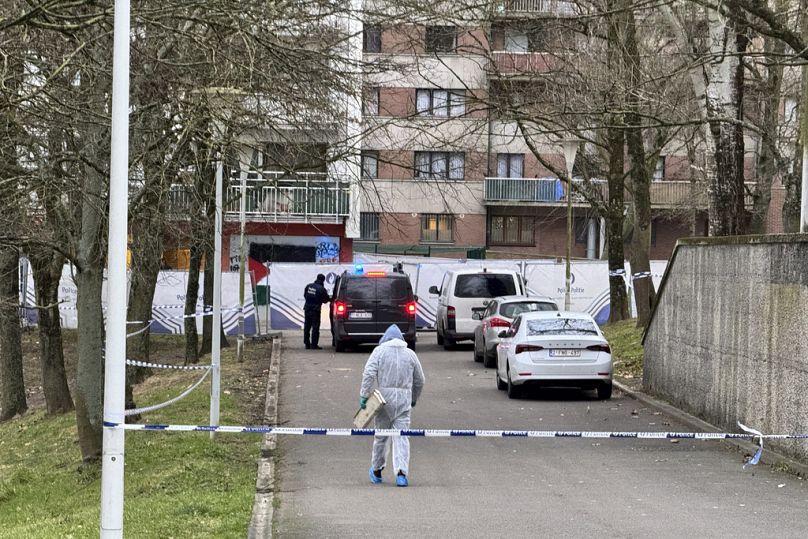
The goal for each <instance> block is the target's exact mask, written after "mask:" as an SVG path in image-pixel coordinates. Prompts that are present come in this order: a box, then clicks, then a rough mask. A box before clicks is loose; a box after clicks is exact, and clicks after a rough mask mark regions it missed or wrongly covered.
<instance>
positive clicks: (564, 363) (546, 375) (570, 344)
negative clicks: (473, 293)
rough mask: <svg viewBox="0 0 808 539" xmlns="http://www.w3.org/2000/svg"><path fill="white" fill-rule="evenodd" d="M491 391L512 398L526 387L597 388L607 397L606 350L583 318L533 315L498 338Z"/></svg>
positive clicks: (606, 345) (579, 315) (517, 320)
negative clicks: (504, 392)
mask: <svg viewBox="0 0 808 539" xmlns="http://www.w3.org/2000/svg"><path fill="white" fill-rule="evenodd" d="M499 337H500V343H499V345H498V346H497V372H496V376H495V378H496V380H497V389H507V390H508V397H510V398H512V399H515V398H518V397H519V396H520V394H521V392H522V389H524V387H525V386H526V385H528V384H531V385H543V386H572V387H580V388H582V389H597V391H598V398H600V399H608V398H611V396H612V351H611V349H610V348H609V343H608V342H607V341H606V339H605V338H604V337H603V333H601V331H600V328H599V327H598V325H597V324H596V323H595V320H594V319H593V318H592V317H591V316H589V315H588V314H583V313H569V312H555V313H554V312H534V313H524V314H521V315H519V316H517V317H516V318H515V319H514V321H513V323H512V324H511V327H510V328H509V329H508V330H506V331H502V332H500V334H499Z"/></svg>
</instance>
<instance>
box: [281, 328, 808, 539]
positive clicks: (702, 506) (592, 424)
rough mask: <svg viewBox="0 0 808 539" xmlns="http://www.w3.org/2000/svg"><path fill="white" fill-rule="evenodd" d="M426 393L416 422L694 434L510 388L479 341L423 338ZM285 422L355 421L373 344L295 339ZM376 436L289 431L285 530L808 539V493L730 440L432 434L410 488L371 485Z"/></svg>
mask: <svg viewBox="0 0 808 539" xmlns="http://www.w3.org/2000/svg"><path fill="white" fill-rule="evenodd" d="M419 338H420V341H419V347H418V355H419V357H420V359H421V362H422V364H423V366H424V370H425V372H426V377H427V385H426V388H425V390H424V394H423V396H422V398H421V400H420V402H419V403H418V406H417V407H416V408H415V410H414V412H413V427H414V428H455V429H461V428H468V429H530V430H555V429H558V430H590V431H595V430H598V431H599V430H620V431H637V430H639V431H655V430H659V431H667V430H677V431H686V430H690V429H689V428H688V427H685V426H684V425H682V424H678V423H676V422H675V421H674V420H672V419H670V418H668V417H666V416H665V415H662V414H660V413H659V412H656V411H655V410H653V409H649V408H646V407H644V406H643V405H641V404H640V403H638V402H637V401H635V400H633V399H630V398H628V397H625V396H624V395H622V394H621V393H619V392H617V391H615V395H614V397H613V398H612V399H611V400H610V401H599V400H597V398H596V396H595V394H594V392H581V391H577V390H541V391H538V392H534V393H530V394H528V396H527V397H526V398H523V399H520V400H509V399H508V398H507V396H506V395H505V393H504V392H501V391H497V389H496V388H495V384H494V374H493V373H494V371H493V369H484V368H483V367H482V366H481V365H480V364H479V363H474V362H473V361H472V359H471V358H472V353H471V348H470V347H466V348H462V349H461V350H459V351H453V352H445V351H443V349H441V348H438V347H437V346H436V345H435V344H434V343H435V341H434V334H429V333H426V334H422V335H420V336H419ZM284 347H285V350H284V354H283V357H282V360H281V361H282V364H281V401H280V404H281V408H280V416H281V421H282V422H283V423H284V424H286V425H288V426H312V427H315V426H316V427H349V426H350V423H351V419H352V417H353V414H354V412H355V411H356V407H357V401H358V391H359V384H360V380H361V376H362V368H363V366H364V363H365V360H366V359H367V356H368V354H369V353H370V349H369V348H368V349H362V350H360V351H359V352H349V353H347V354H339V355H336V354H334V353H333V352H332V350H331V349H330V348H327V349H326V350H322V351H309V350H303V347H302V334H295V333H289V332H287V333H285V339H284ZM371 443H372V441H371V439H369V438H342V437H317V436H307V437H281V438H280V440H279V447H280V450H281V455H282V456H281V462H280V466H279V469H278V473H279V484H278V488H279V492H278V497H279V503H280V505H279V507H278V509H277V511H276V513H275V515H276V530H277V534H278V536H279V537H504V536H512V537H637V538H646V537H656V538H659V537H688V536H690V537H727V536H731V535H737V536H755V537H795V538H796V537H799V538H803V539H804V538H805V537H808V485H806V483H805V482H803V481H801V480H798V479H796V478H795V477H793V476H790V475H787V474H784V473H780V472H775V471H773V470H771V469H770V468H768V467H765V466H760V467H756V468H753V469H749V468H748V469H747V470H743V469H742V467H741V465H742V463H743V455H742V454H741V453H740V452H738V451H737V450H736V449H734V448H733V447H732V446H727V445H724V444H723V443H721V442H696V441H686V440H682V441H680V442H678V443H673V442H671V441H669V440H636V439H635V440H629V439H606V440H592V439H571V438H568V439H492V438H487V439H486V438H431V439H423V438H420V439H414V440H413V441H412V460H411V464H410V481H411V486H410V487H409V488H397V487H395V486H394V484H392V481H391V479H392V475H391V474H390V473H389V472H388V473H387V475H386V476H385V483H384V484H382V485H371V484H370V483H369V481H368V478H367V470H368V467H369V464H370V447H371Z"/></svg>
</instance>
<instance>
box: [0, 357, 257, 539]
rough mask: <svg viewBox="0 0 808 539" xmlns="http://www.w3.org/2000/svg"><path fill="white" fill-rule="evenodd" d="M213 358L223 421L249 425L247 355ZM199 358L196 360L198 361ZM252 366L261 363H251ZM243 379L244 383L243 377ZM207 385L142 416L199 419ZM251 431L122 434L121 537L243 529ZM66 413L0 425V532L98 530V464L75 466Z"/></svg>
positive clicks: (204, 417)
mask: <svg viewBox="0 0 808 539" xmlns="http://www.w3.org/2000/svg"><path fill="white" fill-rule="evenodd" d="M222 355H223V359H222V364H223V372H222V388H223V394H222V400H221V423H222V424H248V422H249V421H250V419H249V418H250V416H251V413H250V406H252V407H253V408H254V401H253V402H252V403H249V405H247V404H245V402H243V401H245V400H248V399H244V398H240V397H237V396H238V395H241V396H242V397H243V396H244V395H246V393H247V392H246V391H245V390H244V388H245V386H247V385H249V384H250V383H252V385H251V386H250V387H251V388H252V389H253V390H254V391H250V394H251V395H257V394H259V393H260V391H258V389H259V384H260V381H261V380H260V378H261V377H260V376H255V375H253V374H251V373H250V372H249V371H250V369H254V368H255V364H254V362H253V361H246V362H245V363H242V364H237V363H235V362H234V361H233V360H232V359H230V358H231V357H232V352H230V351H229V350H228V351H225V352H224V353H223V354H222ZM203 361H204V360H203ZM257 372H260V371H257ZM200 375H201V374H200V373H197V372H195V371H191V372H176V371H175V372H167V373H161V374H158V375H155V376H153V377H151V378H149V379H148V380H147V381H146V383H144V384H143V387H142V388H141V390H140V393H139V394H138V393H136V397H137V400H138V404H140V405H146V404H153V403H158V402H162V401H165V400H167V399H169V398H171V397H174V396H176V395H177V394H178V393H180V392H181V391H182V390H183V389H184V388H185V387H187V386H188V385H189V384H191V383H193V382H194V381H195V380H196V379H197V377H198V376H200ZM248 378H249V379H250V380H249V382H248V381H247V379H248ZM209 388H210V385H209V384H207V383H203V384H202V385H201V386H200V387H199V388H197V389H196V390H195V391H194V392H193V393H192V394H191V395H190V396H188V397H187V398H185V399H184V400H182V401H180V402H179V403H176V404H174V405H172V406H170V407H168V408H166V409H164V410H160V411H157V412H152V413H149V414H147V415H146V416H145V419H144V421H145V422H149V423H192V424H197V423H202V424H207V423H208V414H209V412H208V405H209V393H210V389H209ZM259 444H260V437H259V436H258V435H241V434H219V435H217V438H216V439H215V440H213V441H211V440H210V437H209V434H208V433H166V432H131V431H130V432H127V433H126V455H125V461H126V472H125V473H126V475H125V514H124V518H125V523H124V533H125V535H126V536H128V537H138V538H151V537H154V538H169V537H244V536H246V533H247V527H248V524H249V521H250V515H251V510H252V503H253V497H254V495H255V474H256V458H257V457H258V455H259ZM79 462H80V453H79V449H78V445H77V441H76V428H75V415H74V414H73V413H70V414H67V415H64V416H59V417H47V416H45V415H44V413H43V412H41V411H36V412H33V413H31V414H29V415H27V416H25V417H23V418H20V419H15V420H13V421H11V422H8V423H5V424H2V425H0V523H2V524H0V538H7V537H8V538H10V537H14V538H40V537H42V538H70V537H74V538H79V537H98V533H99V512H100V467H90V468H89V469H88V468H84V469H81V467H80V466H79Z"/></svg>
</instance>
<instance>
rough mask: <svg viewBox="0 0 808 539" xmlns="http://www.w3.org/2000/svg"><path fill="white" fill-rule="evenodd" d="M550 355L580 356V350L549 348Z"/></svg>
mask: <svg viewBox="0 0 808 539" xmlns="http://www.w3.org/2000/svg"><path fill="white" fill-rule="evenodd" d="M550 357H581V351H580V350H566V349H553V348H551V349H550Z"/></svg>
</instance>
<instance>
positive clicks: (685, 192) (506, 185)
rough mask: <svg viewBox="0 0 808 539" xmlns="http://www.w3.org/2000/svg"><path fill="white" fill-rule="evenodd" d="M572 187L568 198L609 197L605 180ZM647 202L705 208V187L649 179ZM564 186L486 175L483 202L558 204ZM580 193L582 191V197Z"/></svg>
mask: <svg viewBox="0 0 808 539" xmlns="http://www.w3.org/2000/svg"><path fill="white" fill-rule="evenodd" d="M573 183H574V184H575V187H574V189H573V193H572V201H573V202H576V203H580V202H585V201H586V200H587V198H588V196H589V197H592V196H594V197H599V198H600V199H602V200H607V199H608V197H609V190H608V185H607V183H606V182H605V180H590V181H589V182H584V181H583V180H573ZM754 185H755V184H754V183H753V182H747V183H746V184H745V188H746V192H745V194H744V203H745V204H746V206H747V207H750V206H751V205H752V194H751V193H752V191H753V190H754ZM650 188H651V189H650V190H651V205H652V206H657V207H665V208H676V207H679V208H706V207H707V190H706V186H705V184H704V183H695V184H693V183H691V182H687V181H659V182H651V186H650ZM566 192H567V187H566V185H565V184H564V182H562V181H561V180H557V179H555V178H486V179H485V201H486V202H494V203H509V202H526V203H531V202H540V203H562V202H566V201H567V198H566ZM584 193H586V195H588V196H585V195H584ZM631 199H632V195H631V192H630V191H628V190H626V192H625V201H626V202H630V201H631Z"/></svg>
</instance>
